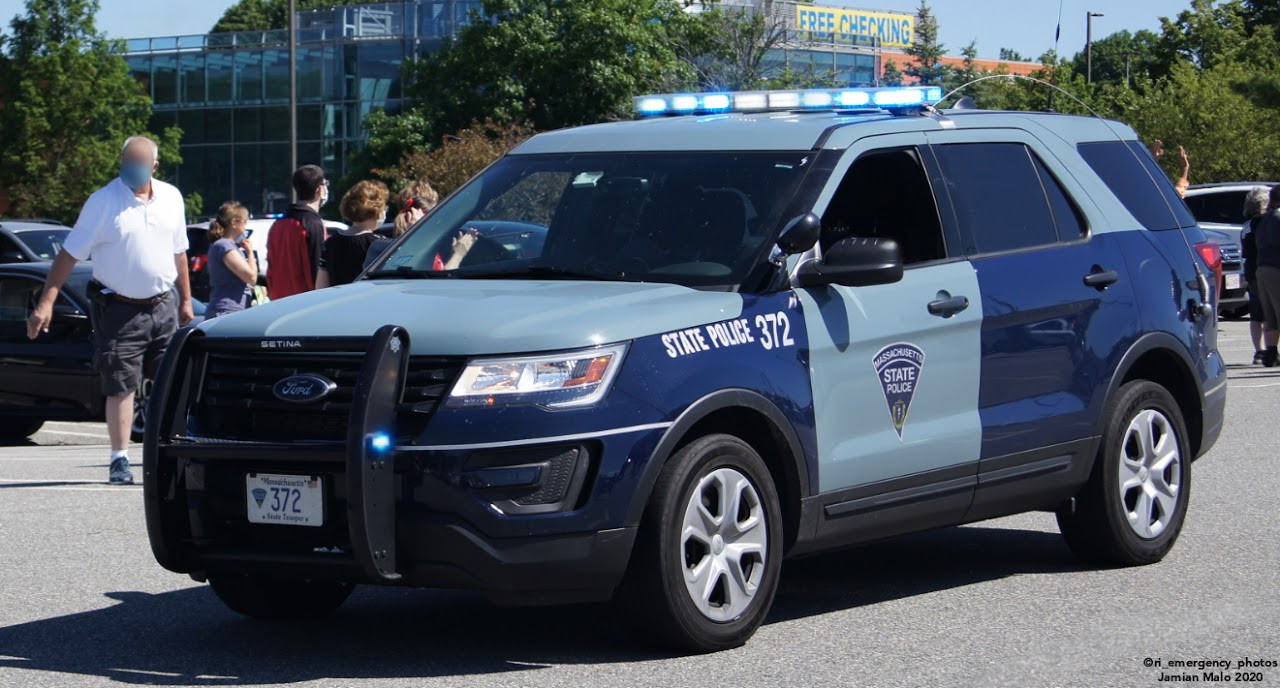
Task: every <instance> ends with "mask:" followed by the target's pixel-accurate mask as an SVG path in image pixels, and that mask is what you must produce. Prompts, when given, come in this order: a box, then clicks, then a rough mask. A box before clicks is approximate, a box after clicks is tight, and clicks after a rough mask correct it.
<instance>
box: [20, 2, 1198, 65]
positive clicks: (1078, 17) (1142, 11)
mask: <svg viewBox="0 0 1280 688" xmlns="http://www.w3.org/2000/svg"><path fill="white" fill-rule="evenodd" d="M100 2H101V10H100V11H99V13H98V28H99V29H100V30H102V31H104V32H106V33H107V34H108V35H110V36H112V37H115V38H141V37H149V36H179V35H186V34H199V33H205V32H206V31H208V30H209V28H210V27H211V26H213V24H214V22H216V21H217V20H218V17H220V16H222V12H223V11H224V10H225V9H226V8H227V7H230V6H231V5H232V4H233V1H232V0H100ZM1059 2H1061V6H1062V38H1061V42H1060V47H1059V52H1060V53H1062V54H1063V55H1064V56H1067V57H1070V56H1071V55H1074V54H1075V53H1076V52H1077V51H1079V50H1081V49H1082V48H1083V47H1084V40H1085V14H1086V12H1089V11H1093V12H1101V13H1102V14H1103V15H1104V16H1102V17H1095V18H1094V20H1093V35H1094V37H1095V38H1102V37H1104V36H1106V35H1108V34H1111V33H1113V32H1115V31H1120V30H1121V29H1128V30H1129V31H1137V30H1140V29H1150V30H1153V31H1158V30H1159V28H1160V19H1159V18H1160V17H1161V16H1166V17H1173V16H1175V15H1177V13H1178V12H1179V11H1181V10H1183V9H1186V8H1187V7H1188V6H1189V5H1190V2H1189V0H932V2H930V7H931V8H933V11H934V13H935V14H936V15H937V17H938V23H939V26H940V28H941V36H940V39H941V41H942V43H943V44H944V45H945V46H946V49H947V52H948V53H949V54H953V55H956V54H959V52H960V49H961V48H963V47H964V46H965V45H967V44H968V43H969V41H971V40H975V39H976V40H977V41H978V55H979V56H980V57H996V56H997V55H998V54H999V52H1000V48H1011V49H1013V50H1016V51H1018V52H1020V53H1022V54H1023V55H1025V56H1026V57H1027V58H1029V59H1033V60H1034V59H1036V58H1037V57H1039V56H1040V54H1041V53H1043V52H1045V51H1046V50H1049V49H1051V48H1053V34H1054V27H1055V26H1056V25H1057V23H1058V9H1059ZM24 4H25V3H24V2H23V0H0V24H3V26H4V30H5V31H6V32H8V24H9V20H10V19H11V18H12V17H13V16H14V15H15V14H18V13H19V12H21V11H22V10H23V7H24ZM816 4H818V5H836V6H847V7H858V8H863V9H881V10H888V11H893V12H907V13H914V12H915V9H916V7H917V6H918V5H919V1H918V0H865V1H864V0H818V2H817V3H816Z"/></svg>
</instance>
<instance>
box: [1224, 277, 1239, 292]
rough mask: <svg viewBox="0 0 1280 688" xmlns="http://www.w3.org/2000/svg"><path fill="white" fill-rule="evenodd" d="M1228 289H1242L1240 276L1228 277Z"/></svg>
mask: <svg viewBox="0 0 1280 688" xmlns="http://www.w3.org/2000/svg"><path fill="white" fill-rule="evenodd" d="M1225 279H1226V282H1227V289H1239V288H1240V275H1226V276H1225Z"/></svg>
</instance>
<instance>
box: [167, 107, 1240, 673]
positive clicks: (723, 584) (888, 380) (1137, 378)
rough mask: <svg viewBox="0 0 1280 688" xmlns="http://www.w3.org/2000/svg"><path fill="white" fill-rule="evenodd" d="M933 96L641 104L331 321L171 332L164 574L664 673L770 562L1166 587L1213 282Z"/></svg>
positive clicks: (1143, 214) (303, 307) (295, 604)
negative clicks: (561, 633)
mask: <svg viewBox="0 0 1280 688" xmlns="http://www.w3.org/2000/svg"><path fill="white" fill-rule="evenodd" d="M940 97H941V93H940V92H939V91H938V90H937V89H933V88H897V89H862V90H858V89H844V90H816V91H774V92H750V93H714V94H673V95H658V96H647V97H643V98H638V99H637V100H636V109H637V111H638V112H639V113H641V115H642V117H640V118H639V119H637V120H636V121H629V122H619V123H610V124H602V125H597V126H586V127H579V128H574V129H568V130H563V131H555V132H550V133H545V134H541V135H539V136H536V137H534V138H533V139H531V140H529V141H528V142H526V143H524V144H523V145H521V146H520V147H518V148H517V149H516V150H514V151H512V152H511V153H510V154H509V155H507V156H505V157H503V158H502V159H501V160H499V161H498V162H496V163H495V164H494V165H492V166H491V167H489V168H488V169H487V170H486V171H485V172H483V173H482V174H480V175H479V176H478V177H477V178H475V179H474V180H473V181H471V182H470V183H469V184H467V185H466V186H464V187H463V188H461V189H460V190H459V191H457V192H456V193H454V194H453V195H452V196H451V197H450V198H449V199H448V200H446V201H445V202H444V203H442V204H441V205H440V206H439V207H438V208H436V209H435V211H434V212H433V213H432V214H431V215H430V216H428V217H427V218H425V219H424V220H423V221H421V222H420V223H419V224H418V225H417V226H416V227H414V228H413V230H412V231H410V232H409V233H407V234H405V235H404V236H403V237H401V238H400V239H399V240H398V241H397V243H396V244H395V245H394V246H393V247H392V248H391V249H389V250H388V251H387V253H386V254H385V255H384V256H383V257H381V258H380V259H379V260H378V261H377V262H376V263H374V264H373V265H372V266H371V268H370V269H369V271H367V272H366V274H365V275H364V276H363V278H362V279H360V280H358V281H357V282H355V283H354V284H350V285H346V286H342V287H337V288H334V289H326V290H323V291H319V292H312V293H309V294H303V295H298V296H295V297H291V298H288V299H283V300H279V301H273V302H271V303H269V304H266V305H263V306H260V307H257V308H253V309H250V310H248V311H245V312H243V313H237V314H234V315H229V316H224V317H220V318H216V319H214V320H211V321H209V322H206V323H204V324H202V325H200V326H199V327H198V328H188V329H184V330H182V331H180V332H179V333H178V335H177V336H176V337H175V339H174V341H173V343H172V345H171V346H170V348H169V352H168V354H167V358H166V360H165V363H164V366H163V372H162V374H161V376H160V378H159V380H158V382H157V384H156V386H155V388H154V391H153V396H152V402H151V407H150V415H149V422H148V425H147V433H148V434H147V439H146V445H145V497H146V514H147V525H148V530H149V535H150V540H151V546H152V548H153V550H154V553H155V556H156V558H157V559H158V560H159V562H160V563H161V564H162V565H163V566H164V567H166V568H168V569H170V570H172V571H176V572H182V573H186V574H189V575H190V576H192V577H193V578H194V579H196V580H199V581H204V580H207V581H208V582H209V583H210V584H211V585H212V588H213V591H214V592H215V593H216V594H217V595H218V597H220V598H221V599H222V600H223V601H224V602H225V603H226V604H227V605H228V606H230V607H231V608H232V609H234V610H237V611H239V612H242V613H245V614H248V615H251V616H256V617H301V616H311V615H319V614H323V613H326V612H329V611H331V610H333V609H334V608H336V607H337V606H338V605H340V604H341V603H342V602H343V601H344V600H345V599H346V598H347V596H348V595H349V594H350V592H351V590H352V587H353V586H354V585H355V584H359V583H368V584H380V585H403V586H423V587H453V588H467V589H474V590H478V591H482V592H483V593H485V594H486V595H488V596H489V597H490V598H491V599H493V600H494V601H496V602H499V603H508V604H534V603H550V602H565V601H583V600H603V599H609V598H614V597H616V598H617V599H618V600H619V601H620V602H621V603H623V604H624V608H627V609H629V610H630V614H629V617H630V618H631V619H634V620H636V621H638V622H640V624H641V625H642V626H643V627H644V628H647V629H650V630H652V631H654V632H655V633H656V637H657V638H660V639H662V640H663V641H665V642H671V643H676V644H678V645H680V646H683V647H685V648H689V649H693V650H715V649H721V648H727V647H732V646H735V645H739V644H741V643H743V642H745V641H746V640H747V639H748V638H749V637H750V636H751V634H752V633H753V632H754V631H755V630H756V628H757V627H759V625H760V623H761V621H762V620H763V619H764V618H765V616H766V614H767V612H768V610H769V607H770V604H771V602H772V600H773V597H774V593H775V591H776V589H777V585H778V576H779V571H780V564H781V561H782V559H783V558H784V557H796V556H802V555H808V554H812V553H815V552H820V551H823V550H829V549H832V548H837V547H843V546H847V545H852V544H856V543H862V542H867V541H870V540H875V539H881V538H886V537H890V536H894V535H899V534H902V533H908V532H913V531H920V530H924V529H929V528H938V527H941V526H950V525H955V524H960V523H967V522H972V521H979V520H983V519H989V518H993V517H997V516H1003V515H1006V514H1013V513H1018V512H1023V511H1029V510H1051V511H1054V512H1056V513H1057V518H1058V522H1059V524H1060V526H1061V530H1062V533H1063V535H1064V536H1065V538H1066V541H1067V543H1068V544H1069V545H1070V546H1071V549H1072V550H1073V551H1074V552H1076V553H1077V554H1078V555H1079V556H1080V557H1082V558H1083V559H1085V560H1087V561H1090V562H1097V563H1100V564H1106V565H1138V564H1149V563H1153V562H1157V561H1159V560H1160V559H1161V558H1162V557H1163V556H1165V554H1166V553H1167V552H1168V551H1169V549H1170V548H1171V547H1172V546H1173V543H1174V541H1175V540H1176V539H1177V537H1178V533H1179V531H1180V529H1181V528H1182V525H1183V521H1184V519H1185V516H1186V513H1187V503H1188V498H1189V494H1190V492H1189V490H1190V479H1191V466H1192V460H1193V459H1195V458H1196V457H1199V456H1201V455H1203V454H1204V453H1205V452H1206V451H1208V450H1209V448H1210V447H1211V446H1212V445H1213V443H1214V441H1215V440H1216V439H1217V437H1218V434H1219V432H1220V430H1221V428H1222V422H1223V410H1224V406H1225V402H1226V383H1225V367H1224V364H1223V360H1222V358H1221V356H1220V355H1219V353H1218V351H1217V344H1216V329H1215V328H1216V324H1215V318H1214V298H1215V295H1214V293H1213V287H1212V286H1211V285H1216V284H1217V283H1218V281H1217V279H1215V278H1214V276H1213V272H1214V270H1215V269H1218V268H1217V267H1216V266H1215V265H1213V264H1211V263H1215V262H1216V261H1214V260H1213V259H1212V257H1213V255H1214V251H1213V249H1212V247H1208V246H1206V245H1205V242H1204V237H1203V235H1202V234H1201V232H1200V230H1199V229H1197V228H1196V224H1195V220H1194V219H1193V218H1192V217H1191V215H1190V214H1189V213H1188V211H1187V208H1186V206H1185V205H1184V204H1183V203H1182V202H1181V201H1180V200H1179V198H1178V196H1177V195H1176V193H1175V192H1174V189H1173V187H1172V185H1171V184H1170V183H1169V181H1168V179H1167V178H1166V177H1165V176H1164V174H1163V173H1162V172H1161V171H1160V169H1159V168H1158V167H1157V166H1156V164H1155V162H1154V161H1153V160H1152V158H1151V156H1150V155H1149V154H1148V152H1147V150H1146V148H1145V147H1144V146H1143V145H1142V144H1141V143H1140V142H1139V141H1138V140H1137V138H1136V135H1135V134H1134V132H1133V131H1132V130H1131V129H1129V128H1128V127H1126V126H1124V125H1122V124H1119V123H1117V122H1110V121H1103V120H1101V119H1089V118H1080V117H1072V116H1064V115H1058V114H1046V113H1025V112H1016V113H1014V112H983V111H977V110H972V109H966V110H935V109H934V108H932V107H930V106H929V103H932V102H934V101H936V100H937V99H938V98H940ZM1206 256H1208V257H1209V258H1210V260H1208V261H1206V259H1205V257H1206ZM455 258H459V259H460V260H455ZM450 264H456V265H457V266H458V267H456V268H453V269H446V266H448V265H450Z"/></svg>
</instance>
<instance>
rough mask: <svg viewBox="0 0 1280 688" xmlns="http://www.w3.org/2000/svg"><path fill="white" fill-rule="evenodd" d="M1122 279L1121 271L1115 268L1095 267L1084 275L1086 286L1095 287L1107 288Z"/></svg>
mask: <svg viewBox="0 0 1280 688" xmlns="http://www.w3.org/2000/svg"><path fill="white" fill-rule="evenodd" d="M1119 281H1120V273H1118V272H1116V271H1115V270H1102V269H1100V268H1096V267H1095V269H1094V271H1093V272H1091V273H1089V274H1087V275H1085V276H1084V284H1085V286H1086V287H1093V288H1094V289H1106V288H1107V287H1109V286H1111V285H1113V284H1115V283H1116V282H1119Z"/></svg>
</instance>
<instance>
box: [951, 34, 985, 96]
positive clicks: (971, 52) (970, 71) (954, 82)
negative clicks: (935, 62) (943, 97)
mask: <svg viewBox="0 0 1280 688" xmlns="http://www.w3.org/2000/svg"><path fill="white" fill-rule="evenodd" d="M960 55H961V57H963V58H964V61H963V62H962V63H961V66H960V67H959V68H958V69H955V68H953V69H950V70H948V72H947V73H946V74H945V75H944V76H943V80H942V86H943V89H944V90H947V91H951V90H953V89H957V88H960V87H961V86H963V85H965V84H967V83H969V82H971V81H973V80H974V79H977V78H978V77H981V76H982V75H983V73H982V72H981V71H980V70H979V69H978V42H977V41H969V44H968V45H966V46H965V47H964V48H962V49H961V50H960Z"/></svg>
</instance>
